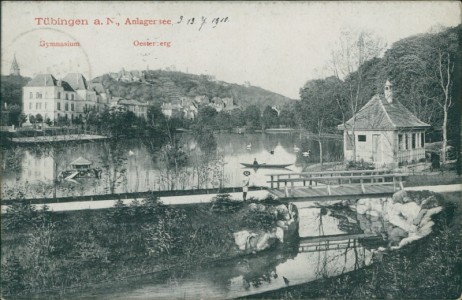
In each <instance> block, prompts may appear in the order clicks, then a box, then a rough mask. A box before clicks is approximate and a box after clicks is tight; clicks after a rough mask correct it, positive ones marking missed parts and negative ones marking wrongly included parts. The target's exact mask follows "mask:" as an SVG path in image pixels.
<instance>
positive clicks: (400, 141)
mask: <svg viewBox="0 0 462 300" xmlns="http://www.w3.org/2000/svg"><path fill="white" fill-rule="evenodd" d="M403 146H404V145H403V135H402V134H398V150H403Z"/></svg>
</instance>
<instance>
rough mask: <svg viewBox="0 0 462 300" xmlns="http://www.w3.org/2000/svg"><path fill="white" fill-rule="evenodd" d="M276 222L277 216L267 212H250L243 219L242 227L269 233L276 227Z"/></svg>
mask: <svg viewBox="0 0 462 300" xmlns="http://www.w3.org/2000/svg"><path fill="white" fill-rule="evenodd" d="M276 221H277V219H276V216H275V215H274V214H273V213H271V212H269V211H267V210H264V211H259V210H249V211H248V212H247V213H246V214H245V215H244V217H243V219H242V225H243V226H244V227H247V228H248V229H254V230H264V231H268V230H271V229H272V228H273V227H274V226H275V225H276Z"/></svg>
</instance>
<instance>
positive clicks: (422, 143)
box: [420, 132, 425, 148]
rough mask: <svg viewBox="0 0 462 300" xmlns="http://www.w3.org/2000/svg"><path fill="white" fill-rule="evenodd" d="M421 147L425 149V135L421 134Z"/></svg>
mask: <svg viewBox="0 0 462 300" xmlns="http://www.w3.org/2000/svg"><path fill="white" fill-rule="evenodd" d="M420 147H422V148H423V147H425V133H423V132H422V133H421V134H420Z"/></svg>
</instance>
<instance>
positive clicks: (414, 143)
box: [412, 133, 417, 149]
mask: <svg viewBox="0 0 462 300" xmlns="http://www.w3.org/2000/svg"><path fill="white" fill-rule="evenodd" d="M416 141H417V139H416V136H415V133H413V134H412V149H415V148H416Z"/></svg>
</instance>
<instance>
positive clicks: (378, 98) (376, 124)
mask: <svg viewBox="0 0 462 300" xmlns="http://www.w3.org/2000/svg"><path fill="white" fill-rule="evenodd" d="M345 125H346V127H347V128H352V125H353V118H351V119H350V120H348V121H347V122H346V123H345V124H340V125H338V129H339V130H344V129H345ZM415 127H430V125H428V124H427V123H424V122H422V121H420V120H419V119H418V118H417V117H416V116H415V115H414V114H413V113H412V112H410V111H409V110H408V109H407V108H406V107H405V106H404V105H403V104H401V102H399V101H398V100H393V102H391V103H388V102H387V100H385V97H384V95H375V96H374V97H372V99H371V100H369V102H367V103H366V105H364V106H363V107H362V108H361V109H360V110H359V112H358V113H357V114H356V122H355V130H395V129H399V128H415Z"/></svg>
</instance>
